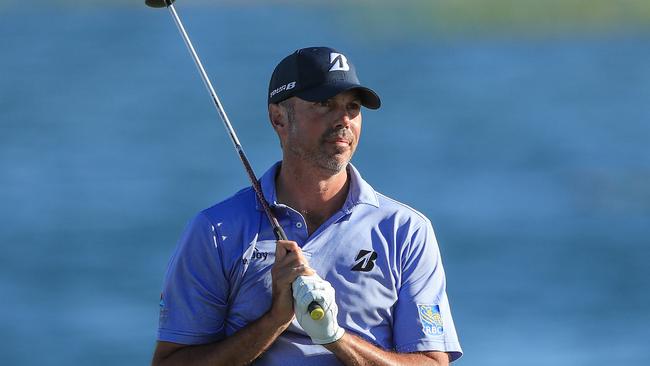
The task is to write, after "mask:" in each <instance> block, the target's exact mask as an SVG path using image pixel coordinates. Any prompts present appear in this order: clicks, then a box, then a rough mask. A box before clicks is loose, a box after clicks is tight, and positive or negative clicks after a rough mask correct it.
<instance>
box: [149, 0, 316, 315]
mask: <svg viewBox="0 0 650 366" xmlns="http://www.w3.org/2000/svg"><path fill="white" fill-rule="evenodd" d="M174 1H175V0H145V4H147V5H148V6H150V7H152V8H164V7H167V8H168V9H169V12H170V13H171V15H172V18H173V19H174V22H175V23H176V26H177V27H178V31H179V32H180V33H181V36H182V37H183V40H184V41H185V45H186V46H187V49H188V50H189V52H190V54H191V55H192V59H193V60H194V63H195V64H196V67H197V69H198V70H199V74H201V79H203V84H205V87H206V88H207V89H208V92H209V93H210V96H211V97H212V101H213V102H214V106H215V107H216V109H217V112H219V116H220V117H221V121H222V122H223V125H224V127H225V128H226V131H228V134H229V135H230V140H231V141H232V143H233V145H235V149H236V150H237V154H238V155H239V159H240V160H241V162H242V164H244V168H245V169H246V173H247V174H248V178H249V179H250V181H251V184H252V186H253V190H255V194H256V195H257V199H258V200H259V201H260V203H261V205H262V208H263V209H264V213H266V217H267V218H268V219H269V222H270V223H271V226H272V227H273V233H274V234H275V237H276V239H277V240H287V235H286V234H285V232H284V230H283V229H282V226H280V223H279V222H278V219H277V218H276V217H275V215H274V214H273V211H271V207H270V206H269V203H268V202H267V201H266V199H265V198H264V194H263V193H262V187H261V186H260V183H259V181H258V180H257V177H255V173H254V172H253V168H252V167H251V165H250V163H249V162H248V158H246V154H244V149H243V148H242V146H241V143H240V142H239V138H237V134H236V133H235V130H234V129H233V127H232V125H231V124H230V120H229V119H228V115H226V111H225V110H224V109H223V107H222V105H221V101H220V100H219V97H218V96H217V92H216V91H215V90H214V88H213V87H212V83H211V82H210V79H209V78H208V74H207V73H206V72H205V69H204V68H203V64H202V63H201V60H200V59H199V55H198V54H197V53H196V51H195V50H194V46H193V45H192V41H190V38H189V36H188V35H187V32H186V31H185V27H184V26H183V23H182V22H181V19H180V18H179V16H178V13H177V12H176V8H175V7H174V5H173V3H174ZM308 311H309V315H310V316H311V318H312V319H314V320H320V319H322V318H323V316H325V312H324V311H323V308H322V307H321V306H320V304H318V303H317V302H315V301H314V302H312V303H311V304H309V306H308Z"/></svg>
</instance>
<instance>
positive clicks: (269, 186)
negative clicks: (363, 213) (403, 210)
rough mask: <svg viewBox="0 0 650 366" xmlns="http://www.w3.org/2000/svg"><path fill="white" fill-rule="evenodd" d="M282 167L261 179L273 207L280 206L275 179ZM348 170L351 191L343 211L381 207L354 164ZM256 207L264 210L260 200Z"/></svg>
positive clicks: (271, 169)
mask: <svg viewBox="0 0 650 366" xmlns="http://www.w3.org/2000/svg"><path fill="white" fill-rule="evenodd" d="M281 165H282V162H281V161H278V162H277V163H275V164H273V166H271V167H270V168H269V169H268V170H267V171H266V172H265V173H264V175H262V178H260V185H261V186H262V193H263V194H264V198H265V199H266V201H267V202H268V203H269V205H270V206H272V207H273V206H277V205H278V202H277V196H276V191H275V177H276V175H277V173H278V169H279V168H280V166H281ZM347 169H348V172H349V173H350V191H349V192H348V197H347V198H346V199H345V203H343V207H342V209H343V210H344V211H348V212H349V211H351V210H352V208H353V207H354V206H356V205H358V204H367V205H371V206H374V207H379V200H378V199H377V193H376V192H375V190H374V189H373V188H372V187H371V186H370V184H368V183H367V182H366V181H365V180H363V178H361V174H359V171H358V170H357V169H356V168H355V167H354V165H352V163H349V164H348V168H347ZM255 207H256V208H257V209H258V210H260V211H262V210H263V209H262V205H261V204H260V202H259V201H258V200H255Z"/></svg>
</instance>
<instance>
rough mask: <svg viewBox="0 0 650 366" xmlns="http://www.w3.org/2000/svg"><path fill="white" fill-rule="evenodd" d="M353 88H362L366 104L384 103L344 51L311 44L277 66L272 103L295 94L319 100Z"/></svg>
mask: <svg viewBox="0 0 650 366" xmlns="http://www.w3.org/2000/svg"><path fill="white" fill-rule="evenodd" d="M353 89H354V90H358V91H359V95H360V97H361V104H362V105H363V106H364V107H366V108H370V109H378V108H379V106H381V100H380V99H379V96H378V95H377V93H375V92H374V91H373V90H372V89H370V88H367V87H365V86H363V85H361V83H360V82H359V78H358V77H357V72H356V69H355V67H354V65H353V64H352V63H351V62H350V60H349V59H348V58H347V57H346V56H345V55H344V54H342V53H341V52H339V51H337V50H335V49H333V48H329V47H309V48H302V49H299V50H297V51H296V52H294V53H292V54H291V55H289V56H287V57H285V58H284V59H283V60H282V61H280V63H279V64H278V66H276V67H275V70H274V71H273V75H272V76H271V82H270V83H269V96H268V97H269V104H271V103H279V102H281V101H283V100H285V99H288V98H291V97H294V96H295V97H298V98H300V99H303V100H306V101H309V102H319V101H323V100H327V99H329V98H331V97H333V96H335V95H337V94H339V93H341V92H344V91H347V90H353Z"/></svg>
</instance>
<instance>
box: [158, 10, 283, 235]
mask: <svg viewBox="0 0 650 366" xmlns="http://www.w3.org/2000/svg"><path fill="white" fill-rule="evenodd" d="M167 8H168V9H169V12H170V14H171V15H172V18H173V19H174V23H176V26H177V27H178V31H179V32H180V34H181V36H182V37H183V41H185V45H186V46H187V49H188V50H189V51H190V54H191V55H192V59H193V60H194V63H195V64H196V68H197V69H198V70H199V74H201V79H202V80H203V84H204V85H205V87H206V89H207V90H208V92H209V93H210V96H211V97H212V101H213V102H214V106H215V108H216V109H217V112H218V113H219V117H221V121H222V122H223V126H224V127H225V128H226V131H227V132H228V135H229V136H230V140H231V141H232V143H233V145H234V146H235V149H236V150H237V155H238V156H239V159H240V160H241V162H242V164H244V168H245V169H246V173H247V174H248V178H249V179H250V181H251V184H252V186H253V189H254V190H255V194H256V195H257V199H258V200H259V201H260V204H261V205H262V208H263V209H264V212H265V213H266V216H267V217H268V219H269V222H270V223H271V226H272V227H273V233H274V234H275V237H276V239H278V240H287V235H286V234H285V232H284V230H283V229H282V226H280V223H279V222H278V220H277V218H276V217H275V215H274V214H273V211H271V207H270V206H269V203H268V202H267V201H266V199H265V198H264V194H263V193H262V187H261V186H260V183H259V181H258V180H257V178H256V177H255V172H253V168H252V167H251V164H250V163H249V161H248V158H246V154H245V153H244V149H243V148H242V146H241V143H240V142H239V138H238V137H237V134H236V133H235V129H234V128H233V127H232V124H231V123H230V120H229V119H228V115H227V114H226V111H225V110H224V109H223V106H222V105H221V101H220V100H219V96H218V95H217V92H216V91H215V90H214V87H213V86H212V83H211V82H210V78H208V74H207V73H206V72H205V68H204V67H203V64H202V63H201V59H200V58H199V55H198V54H197V53H196V50H195V49H194V46H193V45H192V41H191V40H190V37H189V36H188V35H187V32H186V31H185V27H184V26H183V22H181V19H180V17H179V16H178V13H177V12H176V8H175V7H174V5H173V4H168V6H167Z"/></svg>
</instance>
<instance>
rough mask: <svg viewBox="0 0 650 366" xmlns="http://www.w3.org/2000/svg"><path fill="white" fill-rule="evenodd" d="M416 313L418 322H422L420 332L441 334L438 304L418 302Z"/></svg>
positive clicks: (434, 334)
mask: <svg viewBox="0 0 650 366" xmlns="http://www.w3.org/2000/svg"><path fill="white" fill-rule="evenodd" d="M418 314H419V315H420V323H422V332H423V333H424V334H425V335H432V336H436V335H442V334H443V332H444V328H443V327H442V316H441V315H440V307H439V306H438V305H433V304H418Z"/></svg>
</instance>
